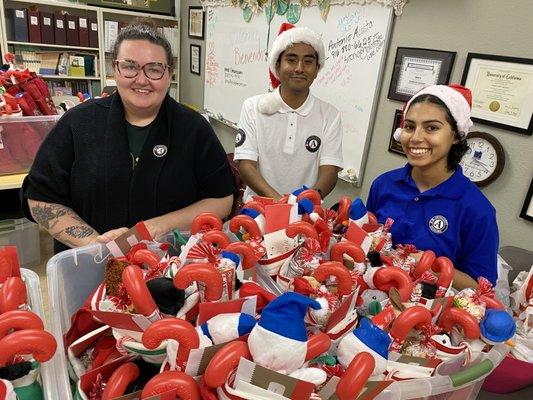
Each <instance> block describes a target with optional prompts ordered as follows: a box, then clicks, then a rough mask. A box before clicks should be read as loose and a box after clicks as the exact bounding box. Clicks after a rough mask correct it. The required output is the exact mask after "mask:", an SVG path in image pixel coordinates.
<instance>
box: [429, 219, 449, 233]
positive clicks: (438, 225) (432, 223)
mask: <svg viewBox="0 0 533 400" xmlns="http://www.w3.org/2000/svg"><path fill="white" fill-rule="evenodd" d="M429 229H431V232H434V233H444V232H446V229H448V220H447V219H446V217H444V216H443V215H435V216H434V217H433V218H431V219H430V220H429Z"/></svg>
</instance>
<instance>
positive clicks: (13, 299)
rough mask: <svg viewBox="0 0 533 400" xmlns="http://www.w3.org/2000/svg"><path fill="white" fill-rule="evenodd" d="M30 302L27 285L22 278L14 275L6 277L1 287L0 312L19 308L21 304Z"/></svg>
mask: <svg viewBox="0 0 533 400" xmlns="http://www.w3.org/2000/svg"><path fill="white" fill-rule="evenodd" d="M27 302H28V295H27V293H26V285H25V284H24V281H23V280H22V278H19V277H18V276H12V277H9V278H7V279H6V281H5V282H4V285H3V286H2V288H0V314H3V313H5V312H6V311H11V310H18V308H19V306H21V305H23V304H26V303H27Z"/></svg>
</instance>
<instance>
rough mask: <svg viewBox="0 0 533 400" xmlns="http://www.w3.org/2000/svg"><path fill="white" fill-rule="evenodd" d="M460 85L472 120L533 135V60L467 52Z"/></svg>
mask: <svg viewBox="0 0 533 400" xmlns="http://www.w3.org/2000/svg"><path fill="white" fill-rule="evenodd" d="M461 84H462V85H464V86H466V87H468V88H469V89H470V90H471V91H472V117H471V118H472V120H473V121H475V122H479V123H482V124H485V125H491V126H495V127H497V128H501V129H506V130H510V131H513V132H518V133H522V134H525V135H533V102H532V101H531V99H532V98H533V59H531V58H517V57H506V56H498V55H492V54H479V53H468V56H467V58H466V63H465V69H464V71H463V77H462V79H461Z"/></svg>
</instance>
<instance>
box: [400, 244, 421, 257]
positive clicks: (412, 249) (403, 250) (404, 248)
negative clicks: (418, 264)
mask: <svg viewBox="0 0 533 400" xmlns="http://www.w3.org/2000/svg"><path fill="white" fill-rule="evenodd" d="M396 247H397V248H398V256H399V257H401V258H403V259H406V258H407V257H409V254H413V253H416V252H418V250H417V249H416V246H415V245H414V244H399V245H398V246H396Z"/></svg>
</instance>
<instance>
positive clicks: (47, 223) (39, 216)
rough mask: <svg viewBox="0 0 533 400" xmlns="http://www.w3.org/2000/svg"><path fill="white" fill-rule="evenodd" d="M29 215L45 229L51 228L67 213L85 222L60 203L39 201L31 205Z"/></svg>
mask: <svg viewBox="0 0 533 400" xmlns="http://www.w3.org/2000/svg"><path fill="white" fill-rule="evenodd" d="M31 215H32V216H33V218H34V219H35V221H37V223H38V224H39V225H41V226H42V227H43V228H45V229H46V230H50V229H53V228H54V226H55V225H56V224H57V222H58V220H59V218H61V217H63V216H65V215H69V216H70V217H71V218H73V219H75V220H76V221H79V222H81V223H85V221H83V219H81V217H80V216H79V215H78V214H76V213H75V212H74V211H72V210H71V209H70V208H68V207H65V206H62V205H60V204H46V203H41V204H37V205H35V206H33V207H31Z"/></svg>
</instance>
